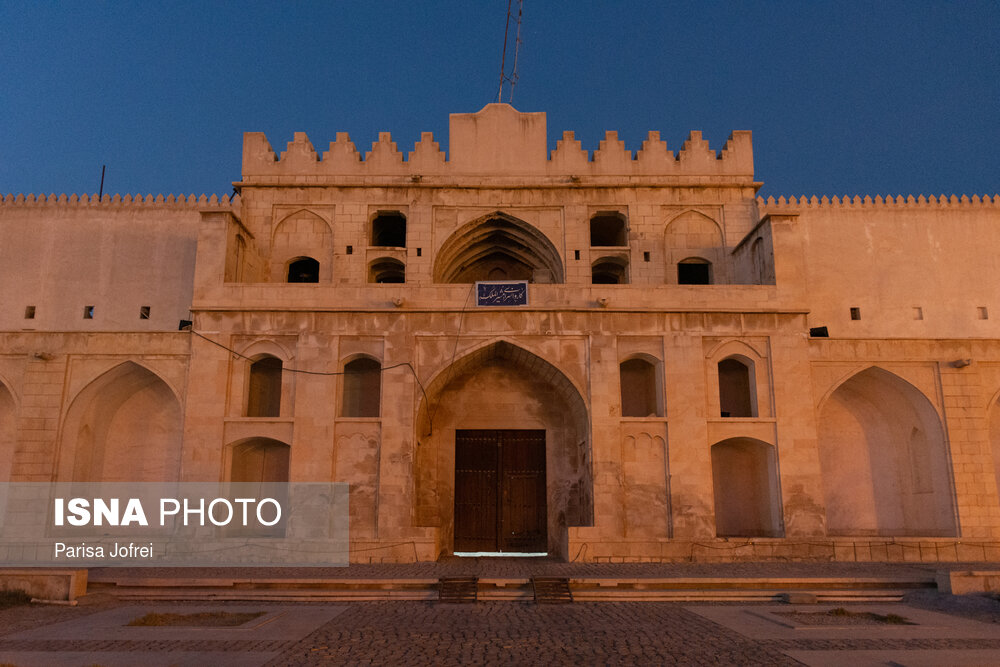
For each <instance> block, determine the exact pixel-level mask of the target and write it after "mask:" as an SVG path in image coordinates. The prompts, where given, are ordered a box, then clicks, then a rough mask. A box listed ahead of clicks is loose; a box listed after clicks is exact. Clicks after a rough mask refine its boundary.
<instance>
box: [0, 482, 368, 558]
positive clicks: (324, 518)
mask: <svg viewBox="0 0 1000 667" xmlns="http://www.w3.org/2000/svg"><path fill="white" fill-rule="evenodd" d="M348 524H349V513H348V485H347V484H345V483H312V482H302V483H242V482H241V483H221V484H220V483H210V482H173V483H170V482H162V483H161V482H157V483H134V482H55V483H42V482H12V483H3V484H0V565H2V566H18V567H22V566H38V565H44V566H58V567H126V566H127V567H137V566H147V567H166V566H170V567H176V566H217V567H230V566H243V567H246V566H271V565H287V566H326V567H329V566H344V565H347V563H348V549H349V545H348Z"/></svg>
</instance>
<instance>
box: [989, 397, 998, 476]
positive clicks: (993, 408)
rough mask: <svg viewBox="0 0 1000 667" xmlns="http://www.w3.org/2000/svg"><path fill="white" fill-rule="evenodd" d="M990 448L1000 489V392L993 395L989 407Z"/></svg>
mask: <svg viewBox="0 0 1000 667" xmlns="http://www.w3.org/2000/svg"><path fill="white" fill-rule="evenodd" d="M989 429H990V449H991V451H992V452H993V470H994V473H995V475H996V480H997V488H998V489H1000V393H998V394H997V395H996V396H994V397H993V401H992V402H991V403H990V407H989Z"/></svg>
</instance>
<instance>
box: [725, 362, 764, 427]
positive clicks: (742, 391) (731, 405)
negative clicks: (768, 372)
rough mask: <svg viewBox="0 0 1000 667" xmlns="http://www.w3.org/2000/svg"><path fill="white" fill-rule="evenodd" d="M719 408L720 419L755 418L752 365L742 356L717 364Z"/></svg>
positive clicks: (754, 381) (755, 396)
mask: <svg viewBox="0 0 1000 667" xmlns="http://www.w3.org/2000/svg"><path fill="white" fill-rule="evenodd" d="M718 371H719V408H720V416H722V417H756V416H757V415H758V412H757V386H756V384H757V383H756V377H755V373H754V363H753V361H752V360H751V359H748V358H747V357H744V356H742V355H733V356H729V357H726V358H725V359H723V360H722V361H720V362H719V364H718Z"/></svg>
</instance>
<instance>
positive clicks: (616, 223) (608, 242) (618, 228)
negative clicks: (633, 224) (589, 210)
mask: <svg viewBox="0 0 1000 667" xmlns="http://www.w3.org/2000/svg"><path fill="white" fill-rule="evenodd" d="M590 245H591V246H617V247H621V246H626V245H628V237H627V235H626V231H625V218H624V217H622V215H621V214H620V213H598V214H597V215H595V216H594V217H592V218H591V219H590Z"/></svg>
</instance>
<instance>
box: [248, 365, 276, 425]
mask: <svg viewBox="0 0 1000 667" xmlns="http://www.w3.org/2000/svg"><path fill="white" fill-rule="evenodd" d="M282 365H283V364H282V361H281V359H278V358H277V357H273V356H271V355H267V354H263V355H260V356H258V357H255V358H254V359H253V360H252V361H251V362H250V369H249V370H250V372H249V378H248V380H247V400H246V411H245V414H246V416H247V417H279V416H281V384H282V382H281V372H282Z"/></svg>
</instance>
